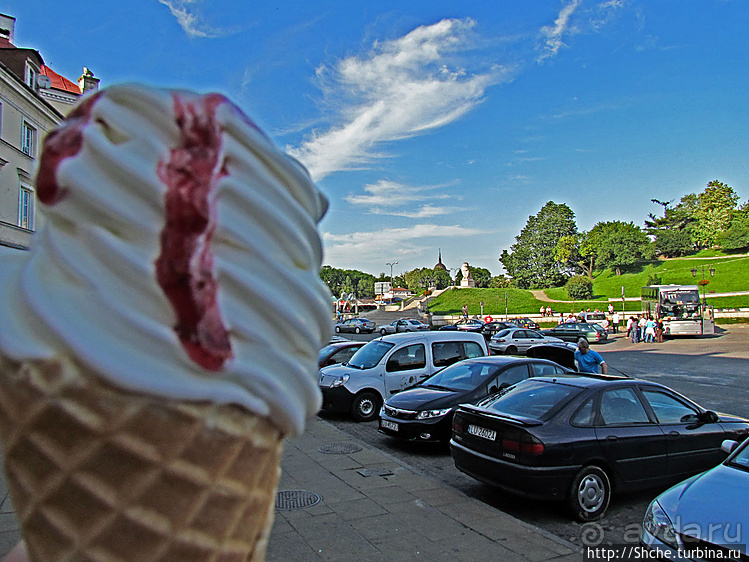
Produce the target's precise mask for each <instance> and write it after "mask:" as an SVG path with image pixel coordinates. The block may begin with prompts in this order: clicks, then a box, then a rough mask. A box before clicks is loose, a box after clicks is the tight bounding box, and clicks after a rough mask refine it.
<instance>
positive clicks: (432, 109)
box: [289, 19, 509, 180]
mask: <svg viewBox="0 0 749 562" xmlns="http://www.w3.org/2000/svg"><path fill="white" fill-rule="evenodd" d="M474 25H475V23H474V21H473V20H470V19H463V20H458V19H445V20H442V21H440V22H438V23H436V24H433V25H428V26H421V27H418V28H416V29H414V30H413V31H411V32H410V33H408V34H407V35H405V36H403V37H400V38H398V39H393V40H389V41H382V42H379V41H378V42H375V43H374V45H373V47H372V49H371V50H370V51H369V53H367V54H366V55H364V56H352V57H348V58H345V59H343V60H341V61H339V62H338V63H337V64H335V65H334V66H332V67H327V66H321V67H320V68H318V70H317V77H318V80H319V84H320V87H321V88H322V90H323V92H324V93H325V96H326V99H328V100H330V101H331V106H335V108H336V112H337V113H336V115H335V116H334V121H335V122H336V125H334V126H332V127H330V128H329V129H328V130H325V131H314V132H312V133H311V134H310V135H309V136H308V137H307V138H306V139H305V140H304V142H303V143H302V145H301V146H299V147H298V148H290V149H289V151H290V152H291V153H292V154H293V155H294V156H296V157H297V158H298V159H299V160H300V161H302V162H303V163H304V164H305V165H306V166H307V168H308V169H309V170H310V173H311V174H312V176H313V178H315V179H317V180H319V179H321V178H323V177H325V176H327V175H329V174H331V173H333V172H336V171H341V170H354V169H360V168H362V167H365V166H367V165H369V164H370V163H371V161H372V160H373V159H376V158H379V157H382V156H383V155H382V154H379V153H378V152H377V150H378V148H377V147H378V146H379V145H380V144H381V143H384V142H388V141H394V140H399V139H404V138H408V137H412V136H415V135H418V134H421V133H424V132H426V131H429V130H431V129H434V128H437V127H441V126H444V125H446V124H448V123H451V122H453V121H455V120H456V119H459V118H460V117H461V116H463V115H465V114H466V113H467V112H468V111H470V110H471V109H472V108H473V107H475V106H476V105H477V104H478V103H480V102H481V100H482V99H483V97H484V94H485V91H486V89H487V88H488V87H489V86H490V85H492V84H496V83H498V82H499V81H501V80H503V79H506V78H507V77H508V76H509V71H508V70H507V69H504V68H500V67H496V66H495V67H492V68H489V69H485V70H484V71H483V72H479V71H473V70H471V69H469V68H467V67H466V65H465V63H463V62H462V61H460V60H459V59H458V58H457V57H458V53H460V52H462V51H464V50H466V49H467V48H469V47H470V46H471V33H472V28H473V27H474Z"/></svg>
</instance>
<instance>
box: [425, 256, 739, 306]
mask: <svg viewBox="0 0 749 562" xmlns="http://www.w3.org/2000/svg"><path fill="white" fill-rule="evenodd" d="M703 267H704V272H705V278H706V279H708V280H709V283H708V284H707V285H706V287H705V296H706V297H707V299H708V303H709V304H712V305H713V306H715V307H716V308H749V295H741V296H727V297H715V296H712V294H713V293H730V292H737V291H749V256H747V255H736V256H730V255H729V256H725V255H724V256H720V255H716V252H712V251H711V252H701V253H699V254H696V255H694V256H690V257H689V258H678V259H669V260H657V261H652V262H647V263H643V264H640V265H637V266H634V267H631V268H629V269H628V270H623V271H622V275H616V273H614V272H612V271H610V270H608V269H607V270H605V271H602V272H597V273H596V275H595V276H594V280H593V295H594V300H592V301H582V302H581V301H578V302H574V301H572V300H571V299H570V298H569V296H568V295H567V291H565V289H564V287H557V288H553V289H546V290H544V291H543V293H542V294H543V295H545V296H546V299H551V300H552V301H561V302H548V301H547V300H545V299H544V300H540V299H538V298H536V297H535V296H534V294H533V292H531V291H526V290H523V289H453V290H450V291H446V292H444V293H442V294H441V295H439V296H437V297H435V298H434V299H432V300H431V301H429V310H430V311H431V312H432V313H433V314H460V312H461V309H462V308H463V305H464V304H465V305H467V306H468V313H469V314H470V315H471V316H473V315H478V314H482V306H481V303H482V302H483V303H484V306H483V314H484V315H485V316H486V315H492V316H495V317H498V318H500V317H504V316H505V314H507V315H509V316H518V315H523V314H537V313H538V311H539V308H540V307H541V305H542V304H543V305H544V306H551V308H552V309H553V310H554V312H556V313H559V312H577V311H580V310H581V309H587V308H590V309H595V308H598V309H601V310H604V309H605V308H606V307H607V306H608V302H609V299H616V301H615V302H614V303H613V304H614V306H615V307H616V309H617V310H619V311H622V310H625V311H628V312H634V311H637V310H640V302H639V301H625V302H624V303H623V302H622V300H621V296H622V287H624V295H625V296H626V297H627V298H632V297H639V296H640V289H641V288H642V287H643V286H645V285H646V284H647V282H648V279H649V278H650V277H651V276H653V275H657V276H659V277H660V278H661V280H662V282H663V283H664V284H670V283H674V284H681V285H694V284H697V281H700V280H701V279H702V271H703ZM710 268H714V269H715V275H714V276H713V277H711V276H710V272H709V269H710ZM692 269H697V276H696V277H693V276H692V272H691V270H692Z"/></svg>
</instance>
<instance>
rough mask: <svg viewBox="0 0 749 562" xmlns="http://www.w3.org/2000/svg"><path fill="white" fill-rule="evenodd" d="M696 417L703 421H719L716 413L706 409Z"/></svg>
mask: <svg viewBox="0 0 749 562" xmlns="http://www.w3.org/2000/svg"><path fill="white" fill-rule="evenodd" d="M697 419H698V420H700V421H701V422H703V423H716V422H718V421H719V419H720V418H719V417H718V414H716V413H715V412H711V411H710V410H708V411H707V412H700V413H699V414H697Z"/></svg>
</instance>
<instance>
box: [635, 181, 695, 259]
mask: <svg viewBox="0 0 749 562" xmlns="http://www.w3.org/2000/svg"><path fill="white" fill-rule="evenodd" d="M651 201H652V202H653V203H658V204H659V205H663V216H662V217H657V216H655V215H654V214H652V213H651V214H649V215H648V217H649V220H646V221H645V232H647V234H649V235H650V236H653V237H654V238H655V250H656V252H657V253H658V255H663V256H666V257H669V258H671V257H678V256H685V255H687V254H689V253H691V252H692V251H693V250H694V241H693V238H692V236H693V226H694V222H695V219H694V210H695V208H696V207H697V196H696V195H694V194H691V195H685V196H684V197H682V199H681V201H680V202H679V204H678V205H676V206H675V207H671V206H670V205H671V201H668V202H663V201H659V200H658V199H651Z"/></svg>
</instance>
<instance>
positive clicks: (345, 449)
mask: <svg viewBox="0 0 749 562" xmlns="http://www.w3.org/2000/svg"><path fill="white" fill-rule="evenodd" d="M317 451H318V452H319V453H325V454H327V455H348V454H351V453H358V452H359V451H361V447H360V446H359V445H357V444H356V443H330V444H329V445H322V446H320V447H318V448H317Z"/></svg>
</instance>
